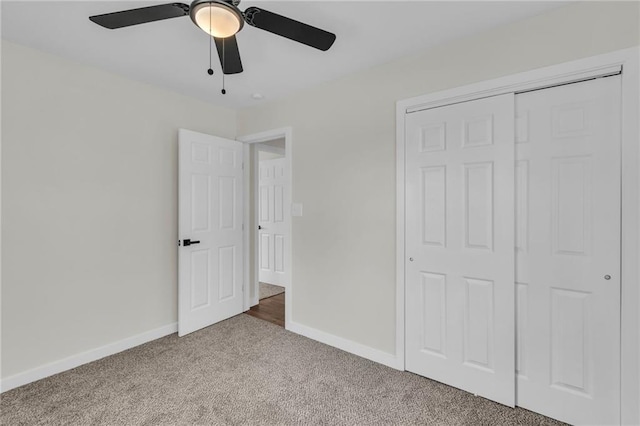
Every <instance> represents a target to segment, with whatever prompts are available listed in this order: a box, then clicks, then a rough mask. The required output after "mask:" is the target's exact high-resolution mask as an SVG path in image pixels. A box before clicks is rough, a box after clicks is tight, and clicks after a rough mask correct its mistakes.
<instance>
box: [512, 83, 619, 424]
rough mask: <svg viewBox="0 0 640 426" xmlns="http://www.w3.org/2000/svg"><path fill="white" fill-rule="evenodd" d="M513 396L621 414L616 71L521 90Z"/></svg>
mask: <svg viewBox="0 0 640 426" xmlns="http://www.w3.org/2000/svg"><path fill="white" fill-rule="evenodd" d="M516 117H517V118H516V153H517V163H516V199H517V202H516V224H517V227H516V229H517V231H516V237H517V238H516V247H517V248H516V258H517V266H516V271H517V276H516V282H517V284H516V287H517V383H518V387H517V395H518V400H517V404H518V405H519V406H522V407H525V408H528V409H531V410H533V411H536V412H539V413H542V414H546V415H548V416H550V417H553V418H556V419H560V420H563V421H566V422H569V423H573V424H598V425H605V424H619V422H620V406H619V404H620V77H608V78H600V79H597V80H593V81H588V82H583V83H576V84H569V85H565V86H560V87H555V88H550V89H545V90H538V91H534V92H530V93H525V94H521V95H517V96H516Z"/></svg>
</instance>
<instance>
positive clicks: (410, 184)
mask: <svg viewBox="0 0 640 426" xmlns="http://www.w3.org/2000/svg"><path fill="white" fill-rule="evenodd" d="M513 110H514V99H513V94H508V95H501V96H495V97H491V98H486V99H479V100H476V101H470V102H464V103H459V104H455V105H449V106H444V107H440V108H434V109H429V110H425V111H420V112H415V113H412V114H409V115H408V116H407V122H406V123H407V124H406V126H407V127H406V135H407V136H406V138H407V139H406V147H407V150H406V185H407V186H406V230H405V233H406V236H405V241H406V254H407V259H406V264H405V265H406V354H405V356H406V360H405V361H406V369H407V370H408V371H412V372H414V373H417V374H420V375H423V376H426V377H430V378H432V379H435V380H438V381H440V382H443V383H446V384H449V385H452V386H455V387H457V388H460V389H464V390H467V391H469V392H473V393H475V394H478V395H480V396H483V397H485V398H489V399H492V400H494V401H498V402H500V403H502V404H505V405H509V406H514V403H515V373H514V358H515V354H514V346H515V344H514V284H513V281H514V247H513V246H514V243H513V241H514V209H513V199H514V195H513V191H514V184H513V175H514V142H513V139H514V136H513Z"/></svg>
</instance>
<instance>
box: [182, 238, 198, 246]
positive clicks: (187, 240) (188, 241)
mask: <svg viewBox="0 0 640 426" xmlns="http://www.w3.org/2000/svg"><path fill="white" fill-rule="evenodd" d="M192 244H200V241H191V240H190V239H188V238H185V239H184V240H182V245H183V246H185V247H188V246H190V245H192Z"/></svg>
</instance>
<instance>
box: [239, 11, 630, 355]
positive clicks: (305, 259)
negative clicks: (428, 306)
mask: <svg viewBox="0 0 640 426" xmlns="http://www.w3.org/2000/svg"><path fill="white" fill-rule="evenodd" d="M638 16H639V4H638V3H633V2H627V3H618V2H615V3H614V2H603V3H596V2H585V3H576V4H572V5H569V6H566V7H563V8H560V9H556V10H553V11H551V12H549V13H546V14H543V15H539V16H536V17H533V18H530V19H527V20H524V21H521V22H518V23H515V24H511V25H508V26H503V27H500V28H496V29H493V30H490V31H487V32H485V33H482V34H477V35H474V36H473V37H469V38H465V39H460V40H457V41H454V42H452V43H449V44H447V45H444V46H441V47H439V48H435V49H432V50H430V51H428V52H424V53H422V54H420V55H416V56H413V57H409V58H404V59H402V60H399V61H395V62H391V63H388V64H385V65H382V66H378V67H375V68H372V69H370V70H367V71H364V72H360V73H357V74H354V75H351V76H348V77H346V78H343V79H341V80H338V81H334V82H329V83H326V84H323V85H321V86H318V87H316V88H314V89H311V90H307V91H305V92H302V93H300V94H298V95H296V96H293V97H290V98H287V99H283V100H280V101H276V102H273V103H270V104H267V105H265V106H262V107H254V108H250V109H245V110H242V111H240V114H239V116H238V134H239V135H247V134H252V133H258V132H261V131H265V130H269V129H274V128H280V127H284V126H292V127H293V140H294V146H295V149H294V150H293V201H295V202H302V203H303V205H304V217H295V218H293V278H292V283H293V298H294V306H293V308H294V310H293V321H294V322H296V323H300V324H303V325H306V326H308V327H312V328H315V329H318V330H321V331H323V332H326V333H330V334H333V335H336V336H339V337H342V338H345V339H348V340H351V341H354V342H356V343H360V344H362V345H366V346H369V347H371V348H374V349H378V350H380V351H384V352H387V353H390V354H393V353H394V351H395V299H394V297H395V294H394V292H395V265H394V259H395V102H396V101H398V100H400V99H405V98H409V97H413V96H418V95H422V94H426V93H430V92H435V91H438V90H443V89H446V88H451V87H456V86H461V85H464V84H469V83H472V82H477V81H482V80H487V79H491V78H495V77H499V76H502V75H508V74H513V73H517V72H521V71H526V70H530V69H534V68H539V67H543V66H547V65H551V64H556V63H561V62H566V61H570V60H574V59H578V58H583V57H587V56H592V55H597V54H600V53H604V52H608V51H612V50H617V49H622V48H626V47H631V46H635V45H638V44H640V35H639V29H638Z"/></svg>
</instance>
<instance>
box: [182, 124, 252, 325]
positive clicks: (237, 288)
mask: <svg viewBox="0 0 640 426" xmlns="http://www.w3.org/2000/svg"><path fill="white" fill-rule="evenodd" d="M178 139H179V162H178V164H179V171H178V177H179V190H178V205H179V206H178V216H179V218H178V219H179V220H178V222H179V225H178V233H179V238H180V241H181V244H180V246H179V247H178V275H179V277H178V279H179V281H178V334H179V335H180V336H183V335H185V334H187V333H190V332H192V331H195V330H198V329H201V328H203V327H206V326H208V325H211V324H214V323H216V322H218V321H222V320H224V319H227V318H229V317H231V316H234V315H237V314H239V313H241V312H242V308H243V297H242V294H243V261H242V260H243V230H242V220H243V170H242V162H243V157H242V155H243V145H242V143H240V142H236V141H232V140H228V139H223V138H219V137H216V136H210V135H205V134H202V133H196V132H192V131H189V130H184V129H180V132H179V137H178ZM186 239H189V240H191V242H192V243H191V244H190V245H185V240H186ZM193 242H197V243H193Z"/></svg>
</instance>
